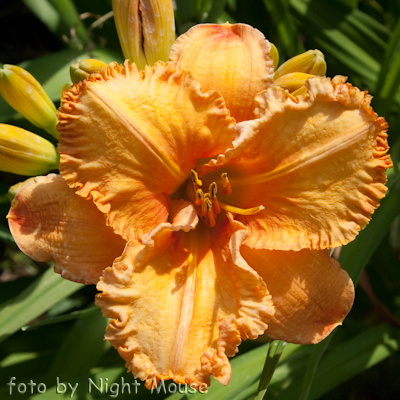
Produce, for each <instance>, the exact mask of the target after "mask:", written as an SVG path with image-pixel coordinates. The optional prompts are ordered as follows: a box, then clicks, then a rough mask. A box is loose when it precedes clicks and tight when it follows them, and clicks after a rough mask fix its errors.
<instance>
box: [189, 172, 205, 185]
mask: <svg viewBox="0 0 400 400" xmlns="http://www.w3.org/2000/svg"><path fill="white" fill-rule="evenodd" d="M190 179H191V180H192V182H193V185H197V186H201V185H202V184H203V182H202V181H201V180H200V179H199V176H198V175H197V172H196V171H195V170H194V169H192V170H191V171H190Z"/></svg>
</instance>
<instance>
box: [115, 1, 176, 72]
mask: <svg viewBox="0 0 400 400" xmlns="http://www.w3.org/2000/svg"><path fill="white" fill-rule="evenodd" d="M112 6H113V11H114V19H115V25H116V27H117V32H118V37H119V41H120V43H121V47H122V51H123V53H124V57H125V58H127V59H129V60H130V61H131V62H135V63H136V65H137V67H138V68H139V69H144V67H145V66H146V65H151V66H152V65H154V63H155V62H157V61H159V60H161V61H168V58H169V52H170V50H171V46H172V44H173V43H174V41H175V19H174V10H173V7H172V0H113V1H112Z"/></svg>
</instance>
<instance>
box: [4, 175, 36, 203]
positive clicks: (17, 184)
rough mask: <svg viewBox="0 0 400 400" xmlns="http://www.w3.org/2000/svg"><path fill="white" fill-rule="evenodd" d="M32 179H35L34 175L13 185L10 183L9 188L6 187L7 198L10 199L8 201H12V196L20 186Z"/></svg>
mask: <svg viewBox="0 0 400 400" xmlns="http://www.w3.org/2000/svg"><path fill="white" fill-rule="evenodd" d="M34 179H35V177H32V178H28V179H27V180H26V181H23V182H19V183H16V184H15V185H12V186H11V187H10V189H8V192H7V197H8V200H10V202H12V201H13V200H14V197H15V196H16V195H17V193H18V192H19V191H20V190H21V189H22V186H24V185H25V184H26V183H28V182H30V181H32V180H34Z"/></svg>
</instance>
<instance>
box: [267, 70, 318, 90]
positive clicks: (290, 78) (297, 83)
mask: <svg viewBox="0 0 400 400" xmlns="http://www.w3.org/2000/svg"><path fill="white" fill-rule="evenodd" d="M314 76H315V75H310V74H304V73H303V72H292V73H290V74H286V75H283V76H281V77H280V78H279V79H276V80H275V81H274V85H275V86H280V87H281V88H283V89H286V90H288V91H289V92H294V91H295V90H297V89H300V88H301V87H302V86H304V87H305V84H306V81H307V79H309V78H313V77H314Z"/></svg>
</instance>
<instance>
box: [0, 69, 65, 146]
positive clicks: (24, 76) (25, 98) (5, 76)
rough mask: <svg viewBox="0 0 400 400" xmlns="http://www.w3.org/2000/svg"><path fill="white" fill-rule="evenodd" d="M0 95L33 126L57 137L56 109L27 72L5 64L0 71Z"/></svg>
mask: <svg viewBox="0 0 400 400" xmlns="http://www.w3.org/2000/svg"><path fill="white" fill-rule="evenodd" d="M0 94H1V95H2V96H3V97H4V100H5V101H6V102H7V103H8V104H9V105H10V106H11V107H13V108H14V109H15V110H16V111H18V112H19V113H20V114H21V115H23V116H24V117H25V118H26V119H27V120H28V121H29V122H31V123H32V124H33V125H35V126H37V127H39V128H42V129H44V130H45V131H47V132H48V133H50V134H51V135H53V136H54V137H56V138H57V137H58V132H57V129H56V125H57V116H56V107H55V105H54V103H53V102H52V101H51V100H50V97H49V96H48V95H47V93H46V92H45V91H44V89H43V88H42V86H41V85H40V83H39V82H38V81H37V80H36V79H35V78H34V77H33V76H32V75H31V74H30V73H29V72H28V71H25V70H24V69H22V68H20V67H17V66H16V65H7V64H5V65H4V66H3V69H0Z"/></svg>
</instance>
